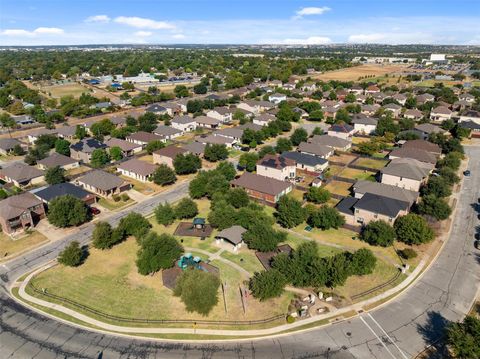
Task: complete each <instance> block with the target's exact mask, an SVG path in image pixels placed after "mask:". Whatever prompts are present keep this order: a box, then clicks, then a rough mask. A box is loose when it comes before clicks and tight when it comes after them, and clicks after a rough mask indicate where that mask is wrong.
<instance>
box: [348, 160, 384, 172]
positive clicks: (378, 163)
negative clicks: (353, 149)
mask: <svg viewBox="0 0 480 359" xmlns="http://www.w3.org/2000/svg"><path fill="white" fill-rule="evenodd" d="M387 163H388V160H377V159H373V158H361V157H360V158H359V159H358V160H356V161H355V165H357V166H363V167H369V168H376V169H378V170H379V169H381V168H383V167H385V166H386V165H387Z"/></svg>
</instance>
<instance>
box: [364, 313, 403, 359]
mask: <svg viewBox="0 0 480 359" xmlns="http://www.w3.org/2000/svg"><path fill="white" fill-rule="evenodd" d="M360 320H361V321H362V322H363V324H365V325H366V326H367V328H368V329H370V331H371V332H372V333H373V335H375V337H376V338H377V339H378V341H379V342H380V344H382V345H383V347H384V348H385V350H386V351H387V352H388V354H390V356H391V357H392V358H393V359H397V357H396V356H395V355H393V354H392V352H391V351H390V350H389V349H388V348H387V346H386V345H385V343H384V342H383V340H382V338H380V337H379V336H378V335H377V333H375V331H374V330H373V329H372V327H371V326H370V325H368V323H367V322H366V321H365V319H363V317H361V316H360Z"/></svg>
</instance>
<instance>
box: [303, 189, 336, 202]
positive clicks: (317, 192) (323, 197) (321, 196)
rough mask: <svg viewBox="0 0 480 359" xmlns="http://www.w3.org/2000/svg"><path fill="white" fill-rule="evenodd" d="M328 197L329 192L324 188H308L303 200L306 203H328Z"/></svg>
mask: <svg viewBox="0 0 480 359" xmlns="http://www.w3.org/2000/svg"><path fill="white" fill-rule="evenodd" d="M330 197H331V195H330V192H329V191H328V190H326V189H325V188H321V187H310V188H309V189H308V192H307V193H306V194H305V199H306V200H307V201H308V202H313V203H317V204H318V203H325V202H328V200H329V199H330Z"/></svg>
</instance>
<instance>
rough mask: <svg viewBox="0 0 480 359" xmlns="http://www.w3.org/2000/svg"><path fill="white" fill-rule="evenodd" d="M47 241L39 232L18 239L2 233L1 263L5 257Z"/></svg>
mask: <svg viewBox="0 0 480 359" xmlns="http://www.w3.org/2000/svg"><path fill="white" fill-rule="evenodd" d="M47 241H48V239H47V238H46V237H45V236H44V235H43V234H41V233H40V232H37V231H33V232H31V233H29V234H26V235H24V236H20V238H18V239H12V238H11V237H10V236H8V235H6V234H5V233H0V261H1V260H2V258H3V257H6V256H11V255H14V254H16V253H19V252H22V251H24V250H26V249H28V248H32V247H34V246H37V245H40V244H41V243H46V242H47Z"/></svg>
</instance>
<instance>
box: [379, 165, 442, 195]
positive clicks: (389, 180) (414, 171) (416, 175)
mask: <svg viewBox="0 0 480 359" xmlns="http://www.w3.org/2000/svg"><path fill="white" fill-rule="evenodd" d="M433 169H434V165H432V164H427V163H424V162H420V161H417V160H415V159H411V158H397V159H393V160H391V161H390V162H389V163H388V165H387V166H385V167H383V168H382V169H381V170H380V173H381V182H382V183H384V184H388V185H391V186H398V187H401V188H405V189H408V190H410V191H416V192H418V191H419V190H420V187H421V186H422V185H423V184H424V183H425V182H426V181H427V178H428V175H429V174H430V173H431V172H432V170H433Z"/></svg>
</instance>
